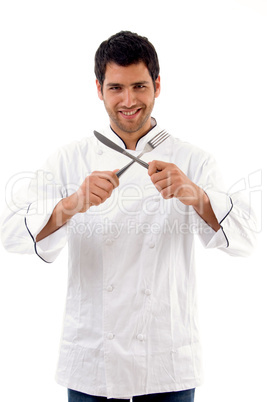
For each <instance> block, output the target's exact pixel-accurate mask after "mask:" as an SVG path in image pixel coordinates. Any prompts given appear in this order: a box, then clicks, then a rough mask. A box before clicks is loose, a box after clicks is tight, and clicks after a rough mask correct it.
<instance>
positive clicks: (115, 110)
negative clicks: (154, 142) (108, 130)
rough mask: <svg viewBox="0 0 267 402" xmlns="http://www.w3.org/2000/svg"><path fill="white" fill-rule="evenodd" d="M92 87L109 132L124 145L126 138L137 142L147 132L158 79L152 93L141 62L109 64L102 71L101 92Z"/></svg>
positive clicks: (157, 88)
mask: <svg viewBox="0 0 267 402" xmlns="http://www.w3.org/2000/svg"><path fill="white" fill-rule="evenodd" d="M96 85H97V91H98V96H99V98H100V99H101V100H103V101H104V104H105V108H106V110H107V113H108V115H109V118H110V124H111V127H112V129H113V130H114V131H115V132H116V133H117V134H118V135H119V136H121V138H122V139H123V140H124V141H125V142H126V144H127V140H129V139H130V138H131V139H132V140H135V141H137V140H138V139H139V138H140V137H142V136H143V135H144V134H145V133H146V132H148V131H149V130H150V128H151V113H152V110H153V107H154V102H155V98H157V97H158V96H159V93H160V78H159V77H158V78H157V80H156V82H155V86H156V89H155V88H154V85H153V81H152V78H151V76H150V74H149V71H148V69H147V67H146V65H145V64H144V63H143V62H140V63H138V64H131V65H130V66H127V67H123V66H119V65H117V64H115V63H110V64H108V65H107V67H106V74H105V80H104V83H103V88H102V90H101V86H100V83H99V82H98V81H96Z"/></svg>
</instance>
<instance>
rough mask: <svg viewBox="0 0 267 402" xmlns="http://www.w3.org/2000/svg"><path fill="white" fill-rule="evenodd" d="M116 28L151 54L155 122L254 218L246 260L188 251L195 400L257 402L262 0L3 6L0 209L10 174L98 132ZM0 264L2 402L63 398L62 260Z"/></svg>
mask: <svg viewBox="0 0 267 402" xmlns="http://www.w3.org/2000/svg"><path fill="white" fill-rule="evenodd" d="M122 29H126V30H132V31H135V32H138V33H139V34H141V35H144V36H147V37H148V38H149V39H150V41H151V42H152V43H153V44H154V45H155V47H156V49H157V51H158V55H159V59H160V64H161V80H162V81H161V82H162V93H161V95H160V97H159V98H158V99H157V101H156V106H155V111H154V116H155V117H156V118H157V120H158V122H159V124H160V125H161V126H163V127H166V128H167V129H168V130H169V131H170V132H171V133H172V134H173V135H175V136H178V137H180V138H181V139H183V140H187V141H189V142H192V143H194V144H196V145H199V146H200V147H202V148H204V149H206V150H208V151H210V152H211V153H213V154H214V155H215V157H216V159H217V161H218V163H219V165H220V166H221V169H222V171H223V174H224V177H225V181H226V183H227V185H228V188H229V189H230V188H233V189H234V188H235V189H236V188H239V189H241V190H244V191H245V192H246V193H247V195H248V196H249V197H250V200H251V205H252V207H253V208H254V209H255V210H256V213H257V216H258V228H257V231H258V237H259V242H258V243H259V244H258V247H257V249H256V251H255V253H254V254H253V255H252V256H251V257H249V258H247V259H241V258H231V257H228V256H227V255H224V254H223V253H222V252H218V251H216V250H215V251H214V250H212V251H207V250H204V249H203V248H202V247H201V246H200V245H199V244H197V260H198V276H199V292H198V293H199V306H200V323H201V333H202V341H203V350H204V366H205V377H206V380H205V384H204V385H203V386H202V387H200V388H199V389H198V390H197V393H196V402H215V401H216V402H225V401H227V402H236V401H242V402H247V401H252V400H253V401H258V400H260V401H267V396H266V394H265V388H266V376H267V366H266V360H267V347H266V339H267V326H266V323H265V320H266V307H267V294H266V290H265V289H266V281H267V275H266V262H265V259H264V257H265V256H264V239H266V219H265V221H264V218H265V211H264V208H263V207H264V203H265V196H266V194H265V192H266V186H264V185H263V183H265V181H266V180H265V175H266V156H265V148H266V145H265V144H266V142H264V140H265V137H266V133H267V119H266V111H267V95H266V94H267V74H266V71H267V59H266V42H267V3H266V0H232V1H230V0H221V1H217V0H202V1H198V0H190V1H185V0H184V1H168V0H165V1H164V2H157V1H154V2H152V1H151V2H149V1H147V2H145V1H143V0H142V1H141V0H135V1H134V2H131V3H128V2H125V1H116V0H113V1H102V2H100V1H99V2H91V1H90V0H87V1H86V0H75V1H70V0H64V1H63V0H46V1H38V0H31V1H30V0H24V1H19V0H17V1H16V0H9V1H4V0H2V1H1V3H0V41H1V42H0V58H1V61H0V92H1V93H0V102H1V104H0V107H1V121H0V125H1V126H0V130H1V147H0V163H1V169H0V188H1V190H0V191H1V197H0V207H1V210H2V209H3V208H4V207H5V186H6V184H8V183H10V180H11V179H12V177H13V176H14V175H17V174H20V173H23V174H24V172H34V171H35V170H36V169H38V168H39V167H40V165H41V164H42V163H43V161H44V160H45V159H46V158H47V156H48V155H50V154H51V153H52V152H53V151H54V150H55V149H56V148H57V147H59V146H61V145H63V144H65V143H68V142H70V141H72V140H75V139H80V138H83V137H84V136H87V135H88V134H89V133H90V131H91V130H92V129H93V128H94V127H95V126H96V125H98V126H99V122H101V121H103V125H104V124H105V121H106V122H108V120H107V117H106V113H105V111H104V108H103V105H102V102H100V101H99V100H98V98H97V96H96V89H95V77H94V73H93V59H94V53H95V50H96V48H97V47H98V45H99V44H100V42H102V41H103V40H105V39H106V38H107V37H109V36H110V35H112V34H114V33H116V32H118V31H120V30H122ZM0 261H1V268H0V323H1V329H0V370H1V372H0V381H1V383H0V390H1V391H0V393H1V400H3V401H5V402H14V401H17V400H21V399H22V398H25V400H27V402H36V401H38V402H47V401H52V402H53V401H55V402H61V401H62V402H63V401H66V400H67V397H66V390H65V389H64V388H62V387H60V386H58V385H57V384H56V383H55V382H54V373H55V367H56V362H57V353H58V345H59V340H60V333H61V325H62V317H63V312H64V302H65V300H64V299H65V294H66V279H67V269H66V265H67V250H65V251H64V252H63V253H62V254H61V255H60V257H59V258H58V259H57V261H56V262H55V263H54V264H51V265H48V264H45V263H43V262H42V261H41V260H39V259H38V258H37V257H35V256H20V255H15V254H14V255H13V254H8V253H7V252H6V251H5V250H4V249H3V247H1V248H0Z"/></svg>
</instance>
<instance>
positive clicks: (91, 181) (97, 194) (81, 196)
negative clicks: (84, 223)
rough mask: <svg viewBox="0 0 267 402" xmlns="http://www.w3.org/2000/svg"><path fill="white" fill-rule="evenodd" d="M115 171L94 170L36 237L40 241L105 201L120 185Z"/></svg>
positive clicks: (57, 206)
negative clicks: (75, 216) (78, 214)
mask: <svg viewBox="0 0 267 402" xmlns="http://www.w3.org/2000/svg"><path fill="white" fill-rule="evenodd" d="M115 173H116V170H115V171H114V172H109V171H108V172H93V173H92V174H90V175H89V176H87V177H86V178H85V180H84V181H83V183H82V185H81V186H80V187H79V189H78V190H77V191H76V192H75V193H74V194H72V195H70V196H69V197H66V198H63V199H62V200H61V201H60V202H59V203H58V204H57V205H56V206H55V208H54V210H53V212H52V215H51V217H50V219H49V221H48V222H47V224H46V226H45V227H44V228H43V229H42V230H41V231H40V233H39V234H38V235H37V237H36V241H37V242H38V241H40V240H42V239H44V238H45V237H47V236H49V235H50V234H52V233H53V232H55V231H56V230H57V229H59V228H60V227H61V226H63V225H64V224H65V223H66V222H67V221H68V220H70V219H71V218H72V217H73V216H74V215H76V214H77V213H82V212H86V211H87V210H88V209H89V208H90V207H91V206H93V205H95V206H97V205H100V204H102V203H103V202H105V201H106V200H107V199H108V198H109V197H110V196H111V194H112V192H113V190H114V189H115V188H116V187H118V185H119V179H118V177H117V176H116V174H115Z"/></svg>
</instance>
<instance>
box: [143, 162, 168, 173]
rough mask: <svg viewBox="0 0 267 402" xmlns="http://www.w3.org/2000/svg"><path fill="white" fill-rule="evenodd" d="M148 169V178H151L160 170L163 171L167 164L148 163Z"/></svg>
mask: <svg viewBox="0 0 267 402" xmlns="http://www.w3.org/2000/svg"><path fill="white" fill-rule="evenodd" d="M148 164H149V168H148V174H149V176H152V174H154V173H157V172H159V171H161V170H164V169H165V167H166V166H167V162H163V161H152V162H149V163H148Z"/></svg>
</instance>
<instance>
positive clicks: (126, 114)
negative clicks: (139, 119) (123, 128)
mask: <svg viewBox="0 0 267 402" xmlns="http://www.w3.org/2000/svg"><path fill="white" fill-rule="evenodd" d="M139 110H140V109H135V110H131V111H130V112H126V111H123V110H121V111H120V112H121V113H122V114H123V115H124V116H133V115H135V114H136V113H137V112H138V111H139Z"/></svg>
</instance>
